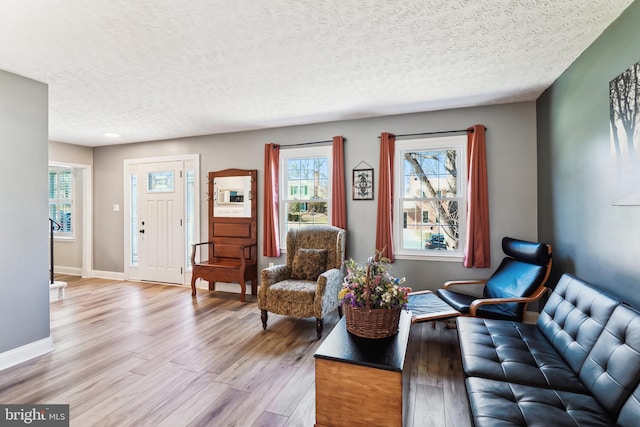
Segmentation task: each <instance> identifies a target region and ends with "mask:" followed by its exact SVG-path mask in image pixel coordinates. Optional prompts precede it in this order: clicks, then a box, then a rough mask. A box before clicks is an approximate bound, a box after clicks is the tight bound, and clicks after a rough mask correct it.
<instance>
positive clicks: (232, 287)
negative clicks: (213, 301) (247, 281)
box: [196, 280, 251, 294]
mask: <svg viewBox="0 0 640 427" xmlns="http://www.w3.org/2000/svg"><path fill="white" fill-rule="evenodd" d="M196 288H198V289H209V282H207V281H206V280H198V281H197V282H196ZM216 291H221V292H230V293H232V294H239V293H240V284H239V283H226V282H216ZM247 292H248V293H250V292H251V285H247Z"/></svg>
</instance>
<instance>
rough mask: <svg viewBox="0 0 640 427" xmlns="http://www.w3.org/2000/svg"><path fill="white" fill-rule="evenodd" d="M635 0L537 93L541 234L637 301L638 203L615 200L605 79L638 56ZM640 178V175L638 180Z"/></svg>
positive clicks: (591, 274)
mask: <svg viewBox="0 0 640 427" xmlns="http://www.w3.org/2000/svg"><path fill="white" fill-rule="evenodd" d="M638 28H640V2H637V1H636V2H634V3H633V4H632V5H631V6H629V8H628V9H627V10H626V11H625V12H624V13H623V14H622V15H621V16H620V18H619V19H618V20H616V21H615V22H614V23H613V24H612V25H611V26H610V27H609V28H608V29H607V30H606V31H605V32H604V33H603V34H602V36H601V37H599V38H598V39H597V40H596V41H595V42H594V43H593V45H592V46H590V47H589V48H588V49H587V50H586V51H585V52H584V53H583V54H582V55H581V56H580V57H579V58H578V59H577V60H576V61H575V62H574V64H572V65H571V67H570V68H569V69H567V71H566V72H565V73H563V74H562V76H561V77H560V78H559V79H558V80H557V81H556V82H555V83H554V84H553V85H552V86H551V87H550V88H549V89H548V90H547V91H545V93H544V94H543V95H542V96H541V97H540V98H539V99H538V101H537V116H538V150H539V151H538V163H539V165H540V167H539V170H538V176H539V181H538V187H539V202H538V204H539V209H540V211H539V223H540V229H539V234H540V238H541V239H543V240H547V241H550V242H551V243H552V244H553V245H554V262H555V268H554V279H557V278H558V276H559V275H560V274H561V273H563V272H569V273H573V274H575V275H577V276H579V277H581V278H582V279H584V280H587V281H589V282H591V283H593V284H594V285H596V286H599V287H601V288H603V289H605V290H607V291H608V292H610V293H612V294H615V295H617V296H621V297H623V298H625V299H626V300H628V301H629V302H631V303H633V304H634V305H637V306H640V292H638V291H640V262H638V261H639V260H640V243H639V242H640V206H612V205H611V197H610V193H611V191H610V190H611V186H612V170H611V167H612V162H611V155H610V150H609V144H610V140H609V138H610V128H609V82H610V81H611V80H612V79H613V78H614V77H616V76H617V75H618V74H620V73H621V72H623V71H624V70H625V69H627V68H628V67H629V66H631V65H632V64H634V63H636V62H638V61H640V31H638ZM638 185H640V183H638Z"/></svg>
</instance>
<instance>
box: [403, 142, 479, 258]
mask: <svg viewBox="0 0 640 427" xmlns="http://www.w3.org/2000/svg"><path fill="white" fill-rule="evenodd" d="M466 156H467V137H466V136H451V137H443V138H425V139H419V140H405V141H396V151H395V162H396V168H395V170H396V172H395V177H394V179H395V187H396V188H395V194H396V200H397V203H396V206H395V212H394V239H395V241H394V244H395V254H396V256H397V257H399V258H409V259H410V258H414V257H415V258H425V257H432V258H434V259H443V260H444V259H447V258H449V259H452V260H453V259H455V260H458V259H459V258H461V257H462V256H463V245H462V242H463V241H464V240H463V236H464V233H465V230H466V226H465V222H466V215H465V212H466V182H467V179H466V175H467V173H466V164H467V161H466Z"/></svg>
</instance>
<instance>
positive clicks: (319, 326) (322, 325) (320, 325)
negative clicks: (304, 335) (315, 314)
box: [316, 318, 324, 339]
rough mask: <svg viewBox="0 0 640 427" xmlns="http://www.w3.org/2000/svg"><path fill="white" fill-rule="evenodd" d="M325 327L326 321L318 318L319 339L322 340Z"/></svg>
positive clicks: (317, 330)
mask: <svg viewBox="0 0 640 427" xmlns="http://www.w3.org/2000/svg"><path fill="white" fill-rule="evenodd" d="M323 327H324V321H323V320H322V319H318V318H316V332H317V334H318V339H320V338H322V328H323Z"/></svg>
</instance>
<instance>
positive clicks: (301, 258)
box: [291, 248, 327, 280]
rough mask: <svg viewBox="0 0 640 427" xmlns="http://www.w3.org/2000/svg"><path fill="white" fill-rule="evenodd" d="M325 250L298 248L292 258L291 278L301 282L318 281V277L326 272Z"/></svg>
mask: <svg viewBox="0 0 640 427" xmlns="http://www.w3.org/2000/svg"><path fill="white" fill-rule="evenodd" d="M326 265H327V250H326V249H305V248H298V249H297V250H296V254H295V256H294V257H293V264H292V266H291V278H292V279H302V280H318V276H319V275H321V274H322V273H323V272H324V271H325V270H326Z"/></svg>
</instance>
